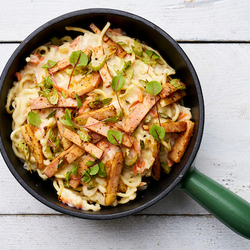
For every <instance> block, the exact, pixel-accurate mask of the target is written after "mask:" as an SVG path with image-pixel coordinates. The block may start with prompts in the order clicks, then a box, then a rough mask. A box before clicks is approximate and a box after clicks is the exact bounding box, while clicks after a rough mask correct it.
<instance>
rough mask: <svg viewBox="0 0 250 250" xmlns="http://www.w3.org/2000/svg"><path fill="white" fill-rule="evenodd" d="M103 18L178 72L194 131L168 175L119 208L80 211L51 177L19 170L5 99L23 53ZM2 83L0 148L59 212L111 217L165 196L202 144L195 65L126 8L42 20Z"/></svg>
mask: <svg viewBox="0 0 250 250" xmlns="http://www.w3.org/2000/svg"><path fill="white" fill-rule="evenodd" d="M107 22H110V23H111V27H112V28H121V29H122V30H124V31H125V32H126V34H127V35H128V36H130V37H134V38H137V39H139V40H140V41H143V42H145V43H147V44H148V45H149V46H151V47H152V48H154V49H156V50H158V51H159V53H160V54H161V55H162V56H163V58H164V59H165V60H166V61H167V62H168V63H169V64H170V65H171V66H172V67H173V68H174V69H175V70H176V72H177V76H178V77H179V78H180V79H181V80H182V81H183V82H184V83H185V84H186V85H187V98H185V99H184V102H185V106H187V107H190V108H191V112H192V114H193V121H194V122H195V130H194V133H193V137H192V139H191V141H190V144H189V146H188V148H187V151H186V153H185V155H184V156H183V158H182V161H181V163H180V164H175V165H174V167H173V169H172V171H171V172H170V174H169V175H165V176H163V177H162V178H161V180H160V181H153V180H152V181H151V183H150V185H149V187H148V189H147V190H144V191H141V192H140V191H139V193H138V196H137V198H136V199H135V200H134V201H132V202H130V203H128V204H125V205H119V206H117V207H103V208H102V209H101V210H100V211H98V212H92V211H82V210H78V209H76V208H72V207H69V206H67V205H64V204H63V203H61V202H60V201H58V197H57V195H56V191H55V190H54V188H53V187H52V182H51V181H50V180H48V181H43V180H42V179H40V178H39V177H38V176H37V175H36V174H30V173H29V172H28V171H26V170H24V169H23V163H22V162H21V161H20V160H19V159H18V158H17V157H16V156H15V154H14V152H13V150H12V146H11V140H10V133H11V123H12V119H11V116H10V115H8V114H7V112H6V111H5V104H6V99H7V94H8V90H9V89H10V88H11V87H12V83H13V81H15V80H16V78H15V72H17V71H19V70H20V69H22V68H23V66H24V63H25V58H26V57H27V56H28V55H29V54H30V53H31V52H32V51H33V50H34V49H35V48H37V47H38V46H40V45H42V44H44V43H46V42H48V41H49V40H50V39H51V38H52V37H54V36H57V37H63V36H65V35H70V36H71V37H72V38H74V37H76V36H77V35H78V33H76V32H72V31H71V32H69V31H66V30H65V26H75V27H82V28H84V29H88V27H89V25H90V24H91V23H95V24H96V25H97V26H98V27H99V28H100V29H102V28H103V27H104V26H105V24H106V23H107ZM0 88H1V98H0V116H1V121H2V122H1V123H0V133H1V151H2V154H3V157H4V159H5V161H6V163H7V166H8V167H9V169H10V171H11V172H12V173H13V175H14V176H15V177H16V179H17V180H18V181H19V183H20V184H21V185H22V186H23V187H24V188H25V189H26V190H27V191H28V192H29V193H31V194H32V195H33V196H34V197H35V198H37V199H38V200H40V201H41V202H43V203H44V204H46V205H48V206H50V207H51V208H53V209H56V210H58V211H59V212H62V213H66V214H70V215H73V216H77V217H81V218H89V219H110V218H118V217H122V216H125V215H129V214H133V213H136V212H139V211H141V210H142V209H145V208H147V207H149V206H150V205H152V204H154V203H155V202H156V201H158V200H160V199H161V198H163V197H164V196H165V195H166V194H168V193H169V192H171V191H172V190H173V188H174V187H176V186H177V185H178V183H179V182H180V181H181V179H182V177H183V175H185V173H186V172H187V171H188V169H189V168H190V166H191V164H192V162H193V160H194V157H195V155H196V153H197V151H198V148H199V145H200V141H201V137H202V131H203V123H204V107H203V98H202V93H201V88H200V84H199V80H198V78H197V76H196V73H195V71H194V69H193V66H192V65H191V63H190V61H189V60H188V58H187V56H186V55H185V53H184V52H183V51H182V49H181V48H180V47H179V45H178V44H177V43H176V42H175V41H174V40H173V39H172V38H171V37H170V36H169V35H168V34H166V33H165V32H164V31H162V30H161V29H160V28H158V27H157V26H155V25H154V24H152V23H150V22H148V21H147V20H145V19H143V18H140V17H138V16H135V15H132V14H130V13H125V12H122V11H116V10H109V9H88V10H81V11H76V12H72V13H69V14H66V15H63V16H61V17H58V18H56V19H54V20H52V21H50V22H48V23H46V24H44V25H43V26H41V27H40V28H38V29H37V30H36V31H34V32H33V33H32V34H31V35H30V36H28V37H27V38H26V39H25V40H24V41H23V42H22V44H21V45H20V46H19V47H18V48H17V50H16V51H15V52H14V53H13V55H12V57H11V58H10V60H9V61H8V63H7V65H6V67H5V69H4V71H3V73H2V76H1V82H0ZM3 121H4V122H3Z"/></svg>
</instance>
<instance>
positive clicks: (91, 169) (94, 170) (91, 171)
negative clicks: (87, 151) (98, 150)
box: [89, 163, 99, 175]
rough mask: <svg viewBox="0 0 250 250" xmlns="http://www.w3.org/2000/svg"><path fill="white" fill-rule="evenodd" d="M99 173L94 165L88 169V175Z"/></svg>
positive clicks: (97, 166)
mask: <svg viewBox="0 0 250 250" xmlns="http://www.w3.org/2000/svg"><path fill="white" fill-rule="evenodd" d="M98 172H99V165H98V164H97V163H96V164H94V166H92V167H90V168H89V174H90V175H96V174H97V173H98Z"/></svg>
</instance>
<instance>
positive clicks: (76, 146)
mask: <svg viewBox="0 0 250 250" xmlns="http://www.w3.org/2000/svg"><path fill="white" fill-rule="evenodd" d="M90 28H91V29H92V30H93V31H94V32H95V33H96V34H100V33H101V31H100V30H99V29H98V27H96V26H95V25H94V24H91V25H90ZM111 31H112V30H111ZM111 33H112V32H111ZM118 35H119V34H118ZM102 38H103V42H104V43H105V44H106V45H108V46H112V47H114V48H115V53H116V55H117V56H118V57H120V58H124V57H125V56H126V55H127V53H126V52H125V51H124V50H123V48H122V47H121V46H120V45H119V44H117V43H116V42H114V41H113V40H112V39H111V38H110V37H109V36H107V35H106V34H104V35H103V37H102ZM104 43H103V44H104ZM105 44H104V46H105ZM105 48H106V47H105ZM83 52H84V53H85V54H86V55H87V56H88V57H89V58H90V56H91V54H92V55H93V54H94V56H95V59H96V60H100V59H101V58H102V57H103V56H104V55H105V52H104V48H103V46H97V47H94V48H93V47H88V48H86V49H85V50H83ZM70 66H71V64H70V60H69V57H66V58H64V59H62V60H60V61H59V62H58V63H57V64H56V65H55V66H53V67H52V68H49V69H48V72H49V73H50V74H51V75H53V74H57V72H60V71H63V70H65V69H66V68H68V67H70ZM111 82H112V76H111V74H110V72H109V68H108V66H107V63H106V62H105V63H104V64H103V66H102V67H101V68H100V69H99V70H98V71H97V72H91V73H89V74H87V76H85V77H84V78H82V79H81V81H80V82H78V83H77V84H76V85H75V86H73V87H72V86H69V87H68V89H62V88H59V87H58V86H54V87H55V88H56V89H57V90H58V92H59V101H58V103H57V104H56V105H52V104H50V103H49V102H48V100H47V99H46V98H45V97H37V98H32V99H31V100H30V108H31V110H33V109H47V108H54V109H55V110H56V114H55V119H56V126H57V129H58V132H59V134H60V139H61V141H62V146H63V150H64V151H62V152H60V153H58V154H57V156H56V157H55V158H54V159H53V160H52V161H51V162H50V164H49V165H47V166H46V167H45V168H44V159H43V152H42V147H41V145H40V143H39V141H38V140H37V139H36V137H35V134H34V131H33V129H32V126H31V125H29V124H27V125H25V126H23V127H22V129H21V133H22V136H23V138H24V140H25V141H26V143H27V145H28V146H29V148H30V150H31V153H32V154H33V156H34V158H35V160H36V162H37V167H38V168H39V169H43V172H44V174H45V175H46V176H47V177H49V178H51V177H53V176H54V175H55V174H56V173H57V172H58V171H59V169H60V168H61V167H63V166H64V165H66V164H70V163H74V162H75V161H76V160H78V163H79V165H78V168H77V174H76V175H73V173H72V174H71V176H72V175H73V177H72V178H71V179H70V180H69V182H68V184H69V187H72V188H73V189H75V188H77V187H78V186H79V185H81V184H83V183H82V182H81V178H82V175H83V172H84V171H85V170H88V168H89V167H88V165H87V164H86V163H87V162H88V161H93V162H94V161H96V160H97V161H98V160H99V161H101V160H102V158H103V156H104V155H105V152H104V150H103V149H101V148H99V147H98V142H100V141H101V142H102V141H105V140H106V141H107V139H106V138H107V132H108V131H109V130H116V131H119V132H120V133H122V135H123V137H122V142H121V145H122V146H124V147H126V148H132V147H133V145H134V143H135V138H134V137H133V136H132V133H133V132H134V131H135V130H136V128H137V127H138V126H139V124H140V123H141V122H142V121H143V119H144V118H145V117H146V115H147V114H148V113H149V112H150V111H151V110H152V108H153V107H154V106H155V105H157V103H158V102H159V104H160V106H161V107H165V106H168V105H170V104H172V103H175V102H178V101H179V100H180V99H182V98H183V97H184V96H185V95H186V92H185V91H184V90H183V89H178V87H175V86H173V85H172V84H171V83H170V82H169V81H167V82H166V83H164V84H162V91H161V92H160V93H159V94H158V95H156V96H152V95H150V94H148V93H146V94H145V93H144V95H143V92H142V95H141V100H140V101H139V103H136V104H135V105H134V106H133V110H132V112H131V113H130V114H129V115H128V116H127V117H126V118H125V119H123V120H122V122H121V123H120V124H117V123H114V122H106V123H105V122H103V120H105V119H108V118H115V117H116V116H117V110H116V108H115V107H114V106H113V105H112V104H111V105H108V106H105V107H101V108H98V109H94V110H93V109H90V108H89V107H88V106H87V104H86V105H85V107H84V109H83V108H82V109H81V111H80V110H78V111H77V112H76V113H77V115H76V116H74V117H73V115H72V120H73V122H74V123H75V124H76V125H78V126H79V127H80V126H83V127H84V128H85V129H86V130H87V132H88V134H89V135H91V141H83V140H82V139H81V137H80V135H79V134H78V133H76V132H75V130H74V129H72V130H71V129H70V128H68V127H67V126H65V125H64V124H63V123H62V122H61V121H60V119H62V117H63V116H64V115H65V110H66V108H69V110H73V109H74V110H76V109H77V108H78V105H77V100H76V98H77V96H79V97H81V99H83V98H85V99H84V102H87V100H88V99H91V98H92V101H94V100H93V99H94V97H93V95H92V97H91V93H90V92H92V91H93V90H95V89H96V88H98V87H99V85H101V84H103V87H104V88H110V85H111ZM101 86H102V85H101ZM180 86H181V87H183V88H184V87H185V85H184V84H183V83H181V82H180ZM62 90H63V92H64V95H62ZM86 107H87V108H86ZM157 112H158V111H157ZM73 113H74V112H73ZM161 126H162V127H163V128H164V130H165V132H166V133H172V134H175V135H176V136H175V143H174V145H173V147H172V148H171V150H170V152H168V158H169V160H170V161H172V162H176V163H178V162H180V160H181V158H182V156H183V155H184V153H185V151H186V148H187V146H188V143H189V141H190V138H191V136H192V133H193V129H194V123H193V122H191V121H190V120H184V121H176V122H164V123H162V124H161ZM148 128H150V125H149V126H148ZM157 144H158V146H157V147H158V152H159V151H160V143H159V142H157ZM115 147H116V148H117V150H116V151H115V153H114V156H113V158H112V159H110V160H109V161H106V162H105V170H106V173H107V177H106V180H107V186H106V194H105V205H107V206H109V205H111V204H112V203H113V202H114V201H115V200H116V198H117V192H118V190H126V185H125V184H124V183H123V182H122V181H121V179H120V175H121V173H122V169H123V165H124V154H123V153H122V152H121V149H120V148H119V147H117V146H115ZM153 158H154V159H155V161H154V164H153V171H154V175H155V177H156V178H157V179H160V172H161V164H160V157H159V153H158V154H157V155H156V156H153ZM169 166H171V165H169ZM122 184H123V187H122ZM123 192H125V191H123Z"/></svg>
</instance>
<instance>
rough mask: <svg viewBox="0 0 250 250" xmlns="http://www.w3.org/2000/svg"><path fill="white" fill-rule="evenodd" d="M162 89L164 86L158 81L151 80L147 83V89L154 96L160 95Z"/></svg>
mask: <svg viewBox="0 0 250 250" xmlns="http://www.w3.org/2000/svg"><path fill="white" fill-rule="evenodd" d="M161 90H162V86H161V84H160V83H159V82H157V81H151V82H149V83H147V85H146V91H147V92H148V93H149V94H150V95H153V96H156V95H158V94H159V93H160V92H161Z"/></svg>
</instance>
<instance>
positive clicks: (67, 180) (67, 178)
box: [65, 171, 71, 186]
mask: <svg viewBox="0 0 250 250" xmlns="http://www.w3.org/2000/svg"><path fill="white" fill-rule="evenodd" d="M70 174H71V171H68V172H67V173H66V176H65V180H66V183H67V186H68V183H69V177H70Z"/></svg>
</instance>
